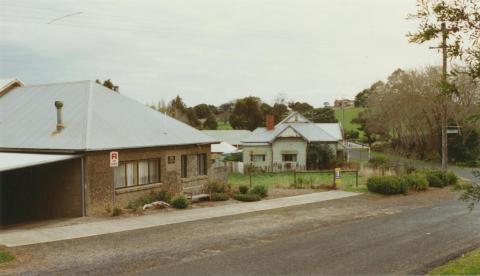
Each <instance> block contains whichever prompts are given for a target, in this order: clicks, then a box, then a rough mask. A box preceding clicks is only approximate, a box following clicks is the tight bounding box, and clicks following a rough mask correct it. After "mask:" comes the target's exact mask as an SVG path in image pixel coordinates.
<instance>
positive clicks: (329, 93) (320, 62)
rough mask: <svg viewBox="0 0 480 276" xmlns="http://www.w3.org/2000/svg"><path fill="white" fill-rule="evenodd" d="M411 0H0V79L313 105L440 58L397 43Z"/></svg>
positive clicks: (194, 99) (188, 98)
mask: <svg viewBox="0 0 480 276" xmlns="http://www.w3.org/2000/svg"><path fill="white" fill-rule="evenodd" d="M415 3H416V2H415V0H335V1H332V0H264V1H262V0H235V1H233V0H202V1H196V0H162V1H158V0H129V1H126V0H124V1H121V0H101V1H100V0H95V1H87V0H82V1H78V0H58V1H53V0H35V1H34V0H30V1H27V0H0V78H6V77H16V78H19V79H21V80H22V81H24V82H25V83H27V84H37V83H50V82H64V81H77V80H86V79H90V80H95V79H97V78H100V79H105V78H111V79H112V80H113V81H114V83H115V84H117V85H119V86H120V89H121V90H120V91H121V93H122V94H126V95H128V96H130V97H132V98H134V99H136V100H138V101H140V102H142V103H151V102H157V101H159V100H161V99H164V100H165V101H168V100H170V99H171V98H173V97H174V96H175V95H177V94H179V95H180V96H181V97H183V98H184V100H185V102H186V103H187V104H188V105H194V104H198V103H201V102H206V103H209V104H216V105H218V104H221V103H224V102H226V101H229V100H232V99H235V98H238V97H244V96H248V95H255V96H259V97H261V98H262V99H263V100H265V101H267V102H273V100H274V98H275V97H276V95H278V94H279V93H284V94H287V98H288V99H295V100H299V101H306V102H309V103H311V104H313V105H316V106H320V105H322V103H323V102H325V101H330V102H332V101H333V100H334V99H335V98H341V97H353V96H354V95H355V94H356V93H357V92H358V91H360V90H361V89H363V88H365V87H368V86H369V85H370V84H371V83H373V82H375V81H376V80H384V79H386V77H387V76H388V75H389V74H390V73H391V72H392V71H394V70H395V69H396V68H406V69H411V68H418V67H423V66H426V65H431V64H435V65H438V64H440V60H439V59H440V56H439V55H438V54H437V53H436V52H435V51H432V50H429V49H428V45H414V44H409V43H408V42H407V39H406V37H405V34H406V33H407V32H408V31H413V30H415V27H416V24H415V22H411V21H407V20H406V19H405V18H406V16H407V14H408V13H410V12H414V11H415ZM74 13H76V14H74ZM72 14H73V15H72ZM67 15H71V16H68V17H65V18H63V19H59V18H60V17H63V16H67ZM52 21H53V22H52ZM49 22H51V24H48V23H49Z"/></svg>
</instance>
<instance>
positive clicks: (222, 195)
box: [210, 193, 230, 201]
mask: <svg viewBox="0 0 480 276" xmlns="http://www.w3.org/2000/svg"><path fill="white" fill-rule="evenodd" d="M229 198H230V197H229V196H228V194H227V193H213V194H211V195H210V200H212V201H225V200H228V199H229Z"/></svg>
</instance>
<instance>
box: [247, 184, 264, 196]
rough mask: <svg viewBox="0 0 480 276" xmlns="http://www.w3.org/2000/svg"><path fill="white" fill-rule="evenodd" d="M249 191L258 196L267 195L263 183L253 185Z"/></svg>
mask: <svg viewBox="0 0 480 276" xmlns="http://www.w3.org/2000/svg"><path fill="white" fill-rule="evenodd" d="M250 193H251V194H256V195H259V196H260V197H267V196H268V188H267V186H265V185H255V186H253V188H252V189H251V190H250Z"/></svg>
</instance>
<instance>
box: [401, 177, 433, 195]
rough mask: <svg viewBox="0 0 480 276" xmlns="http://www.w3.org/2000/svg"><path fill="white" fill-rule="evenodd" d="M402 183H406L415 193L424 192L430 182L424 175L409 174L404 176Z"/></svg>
mask: <svg viewBox="0 0 480 276" xmlns="http://www.w3.org/2000/svg"><path fill="white" fill-rule="evenodd" d="M402 181H404V182H405V184H406V185H407V187H408V188H410V189H412V190H415V191H424V190H426V189H427V188H428V181H427V178H426V177H425V175H423V174H409V175H404V176H402Z"/></svg>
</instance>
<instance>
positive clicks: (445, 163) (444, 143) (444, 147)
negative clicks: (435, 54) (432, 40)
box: [430, 22, 448, 172]
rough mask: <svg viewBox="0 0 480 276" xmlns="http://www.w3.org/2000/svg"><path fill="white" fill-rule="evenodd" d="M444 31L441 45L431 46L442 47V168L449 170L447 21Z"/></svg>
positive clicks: (442, 26)
mask: <svg viewBox="0 0 480 276" xmlns="http://www.w3.org/2000/svg"><path fill="white" fill-rule="evenodd" d="M441 32H442V43H441V45H440V46H439V47H430V49H442V84H441V89H442V90H443V91H442V95H441V102H442V114H441V116H442V122H441V123H442V170H443V171H444V172H447V170H448V134H447V133H448V132H447V129H448V95H447V94H448V91H446V90H447V89H448V88H447V85H448V80H447V57H448V53H447V38H448V32H447V25H446V24H445V22H443V23H442V25H441Z"/></svg>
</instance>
